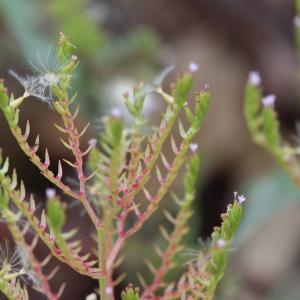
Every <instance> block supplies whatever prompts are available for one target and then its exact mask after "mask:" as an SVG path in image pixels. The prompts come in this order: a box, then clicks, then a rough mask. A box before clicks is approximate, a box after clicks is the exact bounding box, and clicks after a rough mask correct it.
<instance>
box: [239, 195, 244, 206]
mask: <svg viewBox="0 0 300 300" xmlns="http://www.w3.org/2000/svg"><path fill="white" fill-rule="evenodd" d="M245 201H246V197H245V196H244V195H239V196H238V202H239V204H242V203H243V202H245Z"/></svg>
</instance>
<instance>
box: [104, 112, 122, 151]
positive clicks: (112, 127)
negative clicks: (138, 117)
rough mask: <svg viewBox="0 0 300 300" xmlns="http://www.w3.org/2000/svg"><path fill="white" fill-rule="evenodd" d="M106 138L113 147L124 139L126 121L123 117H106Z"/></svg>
mask: <svg viewBox="0 0 300 300" xmlns="http://www.w3.org/2000/svg"><path fill="white" fill-rule="evenodd" d="M105 129H106V134H105V139H106V142H108V143H109V144H110V145H111V146H112V147H113V148H114V147H116V146H118V145H119V144H120V142H121V140H122V136H123V129H124V122H123V120H122V119H121V118H115V117H107V118H106V119H105Z"/></svg>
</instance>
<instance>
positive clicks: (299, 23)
mask: <svg viewBox="0 0 300 300" xmlns="http://www.w3.org/2000/svg"><path fill="white" fill-rule="evenodd" d="M293 21H294V25H295V26H296V27H300V17H299V16H295V17H294V20H293Z"/></svg>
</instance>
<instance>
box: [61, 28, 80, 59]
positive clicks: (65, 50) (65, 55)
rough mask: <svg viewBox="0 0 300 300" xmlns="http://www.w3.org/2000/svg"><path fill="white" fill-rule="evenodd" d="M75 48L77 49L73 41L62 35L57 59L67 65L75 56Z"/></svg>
mask: <svg viewBox="0 0 300 300" xmlns="http://www.w3.org/2000/svg"><path fill="white" fill-rule="evenodd" d="M74 48H76V47H75V46H74V45H73V44H72V42H71V39H70V38H69V37H68V36H66V35H65V34H64V33H62V32H61V33H60V36H59V40H58V47H57V49H56V50H57V57H58V59H59V60H60V62H61V63H65V62H66V61H67V60H68V59H69V58H70V56H71V55H72V54H73V51H74Z"/></svg>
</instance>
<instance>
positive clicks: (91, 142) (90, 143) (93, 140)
mask: <svg viewBox="0 0 300 300" xmlns="http://www.w3.org/2000/svg"><path fill="white" fill-rule="evenodd" d="M88 143H89V145H90V146H91V147H93V148H94V147H95V146H96V145H97V139H90V140H89V142H88Z"/></svg>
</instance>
